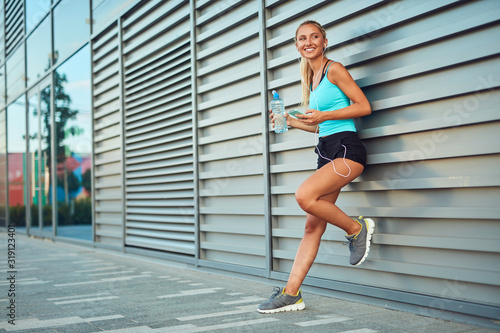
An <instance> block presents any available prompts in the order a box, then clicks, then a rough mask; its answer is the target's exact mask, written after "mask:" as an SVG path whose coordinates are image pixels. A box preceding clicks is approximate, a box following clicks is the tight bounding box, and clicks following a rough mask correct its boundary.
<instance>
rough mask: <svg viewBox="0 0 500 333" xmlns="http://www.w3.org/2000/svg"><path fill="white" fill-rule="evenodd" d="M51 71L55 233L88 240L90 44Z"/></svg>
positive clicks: (89, 199) (89, 214)
mask: <svg viewBox="0 0 500 333" xmlns="http://www.w3.org/2000/svg"><path fill="white" fill-rule="evenodd" d="M54 75H55V80H54V82H55V87H54V89H55V132H56V133H55V134H56V136H55V148H56V163H57V166H56V173H57V176H56V182H57V192H56V194H57V206H58V207H57V212H58V216H57V226H58V229H57V233H58V235H61V236H67V237H76V238H82V239H87V240H91V239H92V229H91V224H92V217H91V178H90V172H91V151H92V132H91V125H92V120H91V105H90V98H91V97H90V49H89V46H88V45H87V46H85V47H84V48H83V49H82V50H81V51H80V52H78V53H77V54H76V55H74V56H73V57H72V58H70V59H69V60H68V61H67V62H66V63H64V64H63V65H61V66H60V67H59V68H58V69H57V70H56V72H55V73H54Z"/></svg>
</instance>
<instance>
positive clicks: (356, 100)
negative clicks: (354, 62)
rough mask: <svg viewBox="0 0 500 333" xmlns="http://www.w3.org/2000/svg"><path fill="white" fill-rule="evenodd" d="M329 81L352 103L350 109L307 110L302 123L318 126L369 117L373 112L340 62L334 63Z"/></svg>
mask: <svg viewBox="0 0 500 333" xmlns="http://www.w3.org/2000/svg"><path fill="white" fill-rule="evenodd" d="M328 80H329V81H330V82H332V83H333V84H335V85H336V86H337V87H339V88H340V90H342V91H343V92H344V94H345V95H346V96H347V97H348V98H349V99H350V100H351V101H352V104H351V105H349V106H348V107H345V108H342V109H338V110H335V111H318V110H313V109H310V110H307V111H306V113H307V116H306V117H302V119H303V120H302V119H301V120H302V121H303V123H304V124H307V125H316V124H319V123H322V122H323V121H325V120H340V119H353V118H359V117H363V116H367V115H369V114H370V113H371V112H372V109H371V107H370V103H369V102H368V99H367V98H366V96H365V94H364V93H363V91H362V90H361V89H360V88H359V87H358V85H357V84H356V82H354V79H353V78H352V77H351V74H349V72H348V71H347V69H346V68H345V67H344V66H343V65H342V64H341V63H338V62H334V63H332V64H331V66H330V70H329V71H328Z"/></svg>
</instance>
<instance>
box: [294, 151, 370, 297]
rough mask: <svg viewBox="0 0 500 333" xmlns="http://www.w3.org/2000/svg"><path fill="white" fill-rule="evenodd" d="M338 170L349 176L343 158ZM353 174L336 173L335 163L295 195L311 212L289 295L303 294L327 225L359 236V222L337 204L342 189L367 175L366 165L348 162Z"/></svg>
mask: <svg viewBox="0 0 500 333" xmlns="http://www.w3.org/2000/svg"><path fill="white" fill-rule="evenodd" d="M334 162H335V169H336V170H337V171H338V172H339V173H340V174H343V175H347V174H348V173H349V169H348V168H347V167H346V166H345V164H344V162H343V160H342V159H336V160H335V161H334ZM345 162H346V163H347V165H349V168H350V169H351V172H350V174H349V176H348V177H342V176H339V175H338V174H337V173H335V171H334V170H333V166H332V164H331V163H328V164H327V165H325V166H323V167H322V168H321V169H319V170H317V171H316V172H315V173H314V174H313V175H311V176H310V177H309V178H307V179H306V181H304V183H302V185H301V186H300V187H299V188H298V190H297V192H296V193H295V196H296V198H297V202H298V204H299V206H300V207H301V208H302V209H303V210H304V211H306V212H307V218H306V226H305V231H304V237H303V238H302V241H301V242H300V245H299V248H298V250H297V254H296V256H295V261H294V263H293V266H292V271H291V272H290V276H289V277H288V282H287V284H286V287H285V290H286V293H287V294H289V295H295V294H297V292H298V291H299V288H300V286H301V285H302V282H303V281H304V279H305V277H306V275H307V273H308V272H309V269H310V268H311V266H312V264H313V262H314V259H315V258H316V255H317V254H318V249H319V245H320V242H321V236H322V235H323V233H324V232H325V230H326V225H327V223H331V224H333V225H335V226H337V227H340V228H342V229H344V230H345V231H346V233H347V234H354V233H357V232H358V231H359V229H360V225H359V223H357V222H356V221H354V220H353V219H351V218H350V217H349V216H347V215H346V214H345V213H344V212H343V211H342V210H340V208H338V207H337V206H336V205H335V202H336V201H337V198H338V195H339V193H340V189H341V188H342V187H344V186H345V185H347V184H349V183H350V182H352V181H353V180H354V179H356V178H357V177H358V176H359V175H360V174H361V173H362V172H363V169H364V167H363V165H361V164H359V163H357V162H354V161H351V160H347V159H346V160H345Z"/></svg>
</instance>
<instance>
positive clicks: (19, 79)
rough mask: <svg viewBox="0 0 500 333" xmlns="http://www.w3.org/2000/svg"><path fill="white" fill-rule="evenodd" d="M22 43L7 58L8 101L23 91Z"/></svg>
mask: <svg viewBox="0 0 500 333" xmlns="http://www.w3.org/2000/svg"><path fill="white" fill-rule="evenodd" d="M24 74H25V73H24V45H23V44H21V45H20V46H19V47H18V48H17V50H16V51H14V53H13V54H12V56H11V57H10V58H9V59H8V60H7V97H8V99H9V101H12V100H13V99H14V98H16V97H17V96H19V94H21V93H22V92H23V91H24V82H25V77H24V76H25V75H24Z"/></svg>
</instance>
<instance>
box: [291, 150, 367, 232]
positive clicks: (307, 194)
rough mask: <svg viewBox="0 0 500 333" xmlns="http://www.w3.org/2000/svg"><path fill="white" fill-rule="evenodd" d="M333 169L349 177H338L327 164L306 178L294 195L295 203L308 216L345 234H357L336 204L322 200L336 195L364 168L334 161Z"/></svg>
mask: <svg viewBox="0 0 500 333" xmlns="http://www.w3.org/2000/svg"><path fill="white" fill-rule="evenodd" d="M334 163H335V169H336V170H337V172H339V173H340V174H343V175H347V174H348V173H349V169H348V168H347V166H346V165H345V163H346V164H347V165H348V166H349V168H350V174H349V176H348V177H342V176H339V175H338V174H337V173H336V172H335V171H334V169H333V166H332V163H328V164H327V165H325V166H323V167H322V168H321V169H319V170H317V171H316V172H315V173H314V174H312V175H311V176H310V177H309V178H307V179H306V180H305V181H304V183H302V185H300V187H299V188H298V190H297V192H296V193H295V197H296V199H297V203H298V204H299V206H300V207H301V208H302V209H303V210H304V211H305V212H306V213H308V214H310V215H313V216H315V217H317V218H319V219H321V220H324V221H326V222H328V223H331V224H333V225H335V226H337V227H339V228H341V229H343V230H344V231H345V232H346V233H347V234H349V235H350V234H355V233H357V232H359V230H360V228H361V227H360V225H359V223H357V222H356V221H354V220H353V219H351V218H350V217H349V216H347V215H346V214H345V213H344V212H343V211H342V210H341V209H340V208H338V207H337V206H336V205H335V201H333V202H331V201H330V200H325V198H327V196H328V195H329V194H332V193H337V192H339V191H340V189H341V188H342V187H344V186H345V185H347V184H349V183H350V182H352V181H353V180H354V179H356V178H357V177H358V176H359V175H360V174H361V173H362V172H363V169H364V167H363V165H362V164H360V163H357V162H354V161H352V160H348V159H345V163H344V160H343V159H336V160H334Z"/></svg>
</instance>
